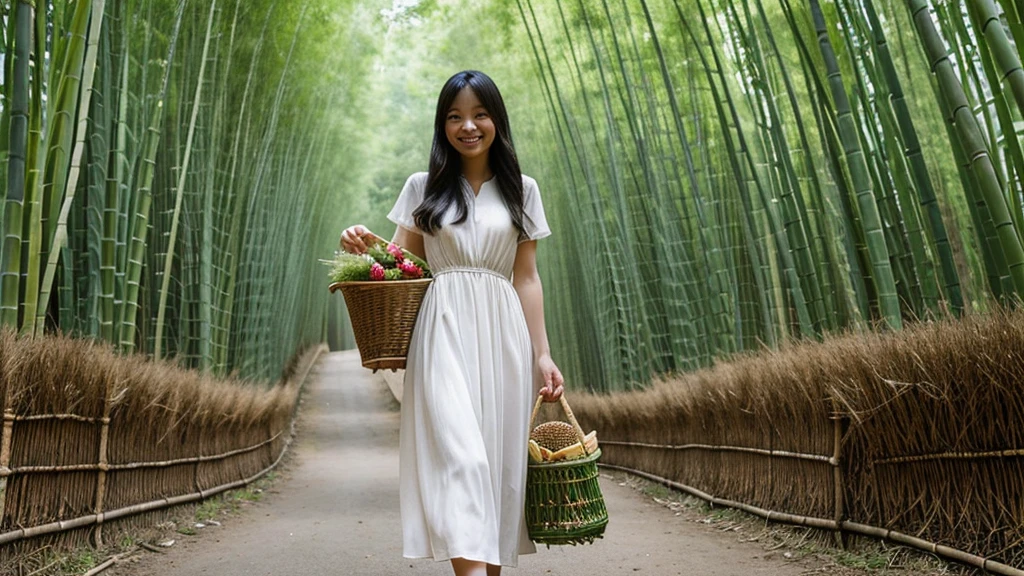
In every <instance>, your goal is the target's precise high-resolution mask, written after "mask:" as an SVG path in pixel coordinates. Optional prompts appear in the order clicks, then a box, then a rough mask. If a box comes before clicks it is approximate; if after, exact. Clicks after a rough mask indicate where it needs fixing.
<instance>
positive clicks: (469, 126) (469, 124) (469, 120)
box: [462, 118, 476, 132]
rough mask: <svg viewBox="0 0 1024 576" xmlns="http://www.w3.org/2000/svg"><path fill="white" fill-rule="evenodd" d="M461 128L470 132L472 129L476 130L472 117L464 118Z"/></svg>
mask: <svg viewBox="0 0 1024 576" xmlns="http://www.w3.org/2000/svg"><path fill="white" fill-rule="evenodd" d="M462 129H463V130H465V131H467V132H472V131H473V130H476V124H474V123H473V119H472V118H466V121H465V122H463V123H462Z"/></svg>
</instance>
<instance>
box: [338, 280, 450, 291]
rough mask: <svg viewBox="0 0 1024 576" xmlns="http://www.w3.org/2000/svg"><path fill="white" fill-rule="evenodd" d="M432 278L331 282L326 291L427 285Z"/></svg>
mask: <svg viewBox="0 0 1024 576" xmlns="http://www.w3.org/2000/svg"><path fill="white" fill-rule="evenodd" d="M433 281H434V279H433V278H415V279H412V280H405V279H402V280H348V281H345V282H332V283H331V284H329V285H328V286H327V289H328V290H330V291H331V292H332V293H333V292H337V291H338V290H341V289H342V288H345V287H347V286H383V287H387V286H395V285H401V284H429V283H431V282H433Z"/></svg>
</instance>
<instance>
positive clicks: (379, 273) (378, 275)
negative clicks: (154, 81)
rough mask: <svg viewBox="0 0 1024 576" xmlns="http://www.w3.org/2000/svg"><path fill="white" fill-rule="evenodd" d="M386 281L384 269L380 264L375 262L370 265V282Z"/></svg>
mask: <svg viewBox="0 0 1024 576" xmlns="http://www.w3.org/2000/svg"><path fill="white" fill-rule="evenodd" d="M383 279H384V267H383V266H381V265H380V263H379V262H374V263H373V264H371V265H370V280H383Z"/></svg>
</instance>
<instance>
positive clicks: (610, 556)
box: [112, 352, 807, 576]
mask: <svg viewBox="0 0 1024 576" xmlns="http://www.w3.org/2000/svg"><path fill="white" fill-rule="evenodd" d="M398 422H399V418H398V411H397V404H396V403H395V402H394V401H393V400H392V399H391V396H390V394H389V393H388V392H387V388H386V387H385V386H384V385H383V384H382V383H381V380H380V378H379V377H378V376H372V375H371V374H370V372H369V371H367V370H364V369H362V368H361V367H360V366H359V362H358V356H357V355H355V354H353V353H351V352H346V353H335V354H330V355H328V356H326V357H325V358H324V359H323V360H322V361H321V366H320V368H319V374H318V376H317V377H315V378H313V380H312V381H311V384H310V388H309V389H308V391H307V394H306V398H305V401H304V406H303V418H302V428H301V431H300V436H299V440H298V442H297V445H296V451H297V452H296V454H295V456H294V459H293V463H292V465H291V467H290V472H289V473H287V474H285V477H284V478H283V479H281V480H280V481H279V482H277V483H276V484H275V486H274V490H273V492H275V493H274V494H272V495H270V496H269V497H268V498H267V499H266V500H265V501H263V502H260V503H259V504H257V505H256V506H254V507H253V508H252V509H251V510H249V511H248V512H247V513H245V514H243V515H241V517H239V518H237V519H234V520H232V521H230V522H226V523H225V524H224V525H223V526H220V527H208V528H204V529H203V530H202V531H201V532H200V535H199V536H195V537H180V538H179V539H178V544H176V545H175V546H173V547H172V548H170V549H168V552H167V553H166V554H161V555H158V554H151V555H149V556H147V557H146V558H144V559H143V561H141V562H139V563H135V564H132V565H130V566H124V567H123V568H116V569H114V571H112V572H113V573H114V574H125V575H127V574H131V575H133V576H186V575H188V576H191V575H197V574H210V575H216V576H264V575H267V576H269V575H273V576H291V575H302V576H319V575H325V576H326V575H332V576H336V575H349V574H352V575H374V576H377V575H381V576H386V575H398V574H403V575H404V574H429V575H445V574H451V569H450V567H449V566H448V564H447V563H436V562H433V561H431V560H406V559H404V558H402V554H401V528H400V523H399V522H400V521H399V514H398ZM602 489H603V491H604V495H605V498H606V499H607V504H608V510H609V516H610V518H611V522H610V523H609V526H608V530H607V533H606V534H605V538H604V539H603V540H599V541H598V543H597V544H595V545H593V546H581V547H568V548H551V549H544V548H542V549H540V550H539V551H538V553H537V554H535V555H529V556H522V557H520V562H519V568H518V569H517V570H506V572H508V573H509V574H531V575H532V574H557V575H560V576H573V575H579V576H595V575H602V576H604V575H614V574H637V573H641V574H655V575H658V576H670V575H675V574H680V575H681V574H687V575H688V574H700V575H702V576H718V575H721V576H726V575H729V576H733V575H735V576H759V575H773V576H774V575H779V576H788V575H793V576H796V575H799V574H803V573H806V571H807V566H806V565H800V564H799V563H794V562H789V561H786V560H785V559H782V558H781V557H779V556H778V555H772V556H773V557H771V558H766V553H765V552H764V551H763V550H762V549H761V547H760V546H758V545H757V544H752V543H751V544H744V543H740V542H738V541H737V540H736V537H735V535H732V534H727V533H721V532H717V531H714V530H713V529H709V528H708V527H707V526H703V525H701V524H698V523H695V522H693V521H692V520H687V519H686V518H684V517H680V516H678V515H677V514H675V513H674V512H673V511H672V510H670V509H668V508H665V507H664V506H661V505H658V504H656V503H654V502H652V501H651V499H650V498H648V497H646V496H644V495H642V494H640V493H638V492H636V491H635V490H633V489H631V488H629V487H625V486H622V485H620V483H618V482H615V481H614V480H612V479H611V478H610V477H606V478H603V480H602Z"/></svg>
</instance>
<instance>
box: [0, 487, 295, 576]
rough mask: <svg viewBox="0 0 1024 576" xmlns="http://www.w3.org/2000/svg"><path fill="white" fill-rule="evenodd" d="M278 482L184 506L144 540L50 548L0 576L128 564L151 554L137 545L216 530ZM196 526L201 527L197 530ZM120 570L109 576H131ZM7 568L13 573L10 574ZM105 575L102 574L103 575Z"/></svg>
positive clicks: (76, 574)
mask: <svg viewBox="0 0 1024 576" xmlns="http://www.w3.org/2000/svg"><path fill="white" fill-rule="evenodd" d="M278 478H279V475H278V474H277V473H275V472H271V473H268V474H267V475H266V476H264V477H263V478H260V479H259V480H257V481H255V482H253V483H252V484H250V485H248V486H245V487H243V488H239V489H237V490H229V491H227V492H224V493H222V494H219V495H217V496H213V497H211V498H208V499H207V500H204V501H203V502H200V503H198V504H195V505H193V506H191V507H189V506H183V507H181V508H179V509H178V510H177V511H175V512H172V513H171V515H170V516H169V517H168V519H167V520H164V521H162V522H160V523H159V524H157V525H156V526H154V527H153V529H152V530H150V531H149V533H148V534H146V535H145V536H141V535H138V534H124V535H122V536H120V537H119V538H118V541H117V542H116V543H111V544H109V545H108V546H106V547H105V548H104V549H103V550H95V549H92V548H81V549H76V550H73V551H70V552H60V551H55V550H53V549H49V548H48V549H46V550H42V551H40V552H39V553H37V554H34V555H32V556H31V557H29V558H26V559H25V561H24V562H19V563H18V564H19V565H18V566H11V567H8V566H2V567H0V576H81V575H82V574H84V573H85V572H88V571H89V570H91V569H92V568H95V567H96V566H98V565H99V564H101V563H103V562H104V561H106V560H107V559H108V558H110V557H111V556H114V555H118V554H121V555H127V556H126V559H128V560H130V559H131V558H130V557H131V556H144V555H147V554H151V552H147V551H144V550H142V549H141V548H140V547H139V545H140V544H141V543H143V542H146V543H148V544H156V543H159V542H162V541H164V540H170V539H176V538H179V537H180V536H189V537H193V536H201V535H202V533H203V532H205V531H209V530H216V529H217V526H218V525H219V523H220V521H221V520H226V519H230V518H231V517H233V516H237V515H238V514H239V513H241V512H242V511H243V510H244V509H245V508H246V507H248V506H251V505H252V504H255V503H257V502H260V501H262V500H263V499H264V497H265V495H266V493H267V491H268V490H269V489H270V487H271V486H272V485H273V483H274V482H275V481H276V480H277V479H278ZM198 525H202V526H203V527H202V528H199V527H198ZM118 565H119V566H120V565H121V563H120V562H119V563H118ZM119 566H115V567H113V568H111V569H110V570H109V574H111V575H119V574H131V573H132V572H131V570H132V567H131V566H130V565H127V564H126V565H125V566H124V567H119ZM7 568H11V569H13V570H14V571H9V570H7ZM107 573H108V572H104V574H107Z"/></svg>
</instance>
